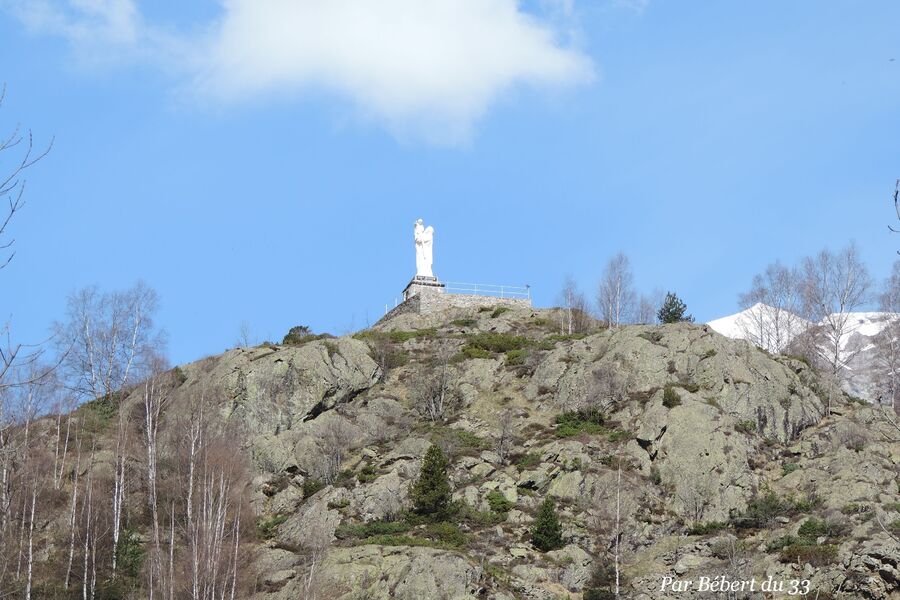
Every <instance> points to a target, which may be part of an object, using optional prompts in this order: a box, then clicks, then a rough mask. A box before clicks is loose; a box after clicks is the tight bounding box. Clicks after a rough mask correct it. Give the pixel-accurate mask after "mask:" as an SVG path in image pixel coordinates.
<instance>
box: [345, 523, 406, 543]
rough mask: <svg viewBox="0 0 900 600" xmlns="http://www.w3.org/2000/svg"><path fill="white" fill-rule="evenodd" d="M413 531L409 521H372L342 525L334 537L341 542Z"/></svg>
mask: <svg viewBox="0 0 900 600" xmlns="http://www.w3.org/2000/svg"><path fill="white" fill-rule="evenodd" d="M410 529H412V525H411V524H410V523H409V522H408V521H372V522H371V523H359V524H356V525H340V526H338V528H337V529H336V530H335V532H334V535H335V537H337V538H338V539H340V540H345V539H348V538H359V539H364V538H370V537H374V536H378V535H397V534H400V533H406V532H407V531H409V530H410Z"/></svg>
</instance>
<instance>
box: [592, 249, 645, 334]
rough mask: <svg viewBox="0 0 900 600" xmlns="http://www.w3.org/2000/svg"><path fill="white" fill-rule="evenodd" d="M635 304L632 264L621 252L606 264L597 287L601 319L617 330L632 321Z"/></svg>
mask: <svg viewBox="0 0 900 600" xmlns="http://www.w3.org/2000/svg"><path fill="white" fill-rule="evenodd" d="M635 302H636V300H635V291H634V275H633V273H632V272H631V263H630V261H629V260H628V257H627V256H625V255H624V254H623V253H621V252H619V253H618V254H616V255H615V256H614V257H612V258H611V259H610V260H609V262H607V263H606V268H605V269H604V270H603V275H602V277H601V278H600V283H599V284H598V285H597V307H598V308H599V309H600V317H601V318H602V319H603V320H604V321H606V322H607V323H609V326H610V327H612V328H614V329H615V328H617V327H619V326H620V325H622V324H623V323H627V322H628V321H629V320H631V319H632V316H633V313H634V309H635Z"/></svg>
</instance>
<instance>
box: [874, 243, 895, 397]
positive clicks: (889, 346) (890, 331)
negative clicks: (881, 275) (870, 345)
mask: <svg viewBox="0 0 900 600" xmlns="http://www.w3.org/2000/svg"><path fill="white" fill-rule="evenodd" d="M878 303H879V307H880V309H881V310H882V311H884V312H887V313H892V314H891V315H889V317H888V321H887V325H886V327H885V328H884V329H883V330H882V331H881V333H879V334H878V336H877V338H876V343H877V344H878V347H879V349H880V352H878V353H877V355H876V361H877V362H878V364H877V369H878V388H879V392H880V402H882V403H883V404H888V405H890V406H892V407H893V409H894V411H895V412H896V413H898V414H900V318H898V317H897V314H898V313H900V261H895V262H894V266H893V268H892V270H891V275H890V276H889V277H888V278H887V279H886V280H885V282H884V285H883V288H882V292H881V294H880V295H879V297H878Z"/></svg>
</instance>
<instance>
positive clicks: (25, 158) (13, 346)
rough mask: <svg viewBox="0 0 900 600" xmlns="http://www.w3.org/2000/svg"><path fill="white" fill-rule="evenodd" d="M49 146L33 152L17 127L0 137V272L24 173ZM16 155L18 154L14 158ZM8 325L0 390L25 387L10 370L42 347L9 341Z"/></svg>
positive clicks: (31, 361) (1, 330)
mask: <svg viewBox="0 0 900 600" xmlns="http://www.w3.org/2000/svg"><path fill="white" fill-rule="evenodd" d="M5 98H6V85H5V84H4V85H3V86H2V87H0V107H2V106H3V101H4V99H5ZM52 146H53V140H51V141H50V143H49V144H48V145H47V147H46V148H45V149H44V150H36V149H35V147H34V136H33V135H32V133H31V130H30V129H29V130H26V131H23V130H22V128H21V127H20V126H19V125H16V126H15V127H14V128H13V130H12V131H11V132H10V133H8V134H6V135H5V136H3V137H0V160H2V159H5V158H6V157H7V156H10V155H11V154H12V155H14V156H13V159H12V166H11V167H10V169H9V170H8V171H6V172H4V173H0V199H2V200H5V204H6V208H5V209H4V210H0V269H4V268H5V267H6V266H7V265H9V263H10V261H12V259H13V257H14V256H15V251H14V250H13V249H12V247H13V244H15V241H16V240H15V238H9V226H10V223H12V220H13V218H14V217H15V216H16V214H17V213H18V212H19V211H21V210H22V208H23V207H24V206H25V201H24V195H25V183H26V181H25V178H24V175H25V172H26V171H27V170H28V169H29V168H31V167H32V166H34V165H35V163H37V162H38V161H39V160H41V159H42V158H44V157H45V156H47V154H48V153H49V152H50V149H51V148H52ZM16 153H18V155H15V154H16ZM11 329H12V326H11V324H10V323H9V322H6V323H4V324H3V325H2V326H0V337H2V338H3V343H2V344H0V391H2V390H3V389H4V388H6V387H10V386H14V385H17V384H22V385H24V384H27V383H29V381H17V380H15V379H13V378H11V377H10V375H11V374H12V373H13V372H14V371H20V372H21V368H23V367H24V368H25V369H26V370H29V369H30V367H32V366H33V365H36V364H37V363H38V362H40V360H41V356H42V354H43V348H42V346H41V345H40V344H38V345H28V344H21V343H16V342H13V341H12V333H11ZM46 373H47V372H37V373H34V374H33V377H36V378H39V377H42V376H43V375H46Z"/></svg>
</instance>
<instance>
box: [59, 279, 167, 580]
mask: <svg viewBox="0 0 900 600" xmlns="http://www.w3.org/2000/svg"><path fill="white" fill-rule="evenodd" d="M158 304H159V300H158V297H157V294H156V292H155V291H154V290H153V289H151V288H150V287H148V286H147V285H146V284H144V283H138V284H137V285H135V286H134V287H133V288H131V289H129V290H127V291H125V292H115V293H107V294H101V293H99V292H98V291H97V289H96V288H87V289H84V290H82V291H80V292H78V293H76V294H73V295H72V296H70V297H69V307H68V322H66V323H65V324H57V325H56V331H57V343H58V344H59V345H60V346H61V347H62V348H65V352H66V354H65V359H64V361H63V367H64V369H65V374H66V375H67V376H68V379H69V382H70V386H71V388H72V389H73V391H75V393H77V394H79V395H80V396H81V397H82V398H84V399H95V398H104V399H106V400H107V401H108V402H114V403H118V401H119V400H120V398H119V397H120V396H121V394H122V392H124V391H125V390H127V389H128V386H129V385H130V384H131V382H132V381H133V380H135V379H137V376H138V375H139V374H143V373H146V372H147V369H148V368H149V366H150V364H151V363H152V361H153V360H154V357H156V356H158V354H159V352H160V348H161V347H162V335H161V334H159V333H157V332H156V331H155V329H154V327H153V313H154V312H155V311H156V309H157V306H158ZM118 415H119V418H118V423H117V427H116V442H115V443H116V446H115V456H114V465H113V473H114V483H113V489H112V556H111V563H112V571H113V577H115V574H116V570H117V567H118V547H119V541H120V536H121V532H122V515H123V508H124V506H125V497H126V494H127V477H126V448H127V446H128V443H129V441H128V436H129V424H128V419H127V415H126V414H125V411H121V410H120V411H119V412H118Z"/></svg>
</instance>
